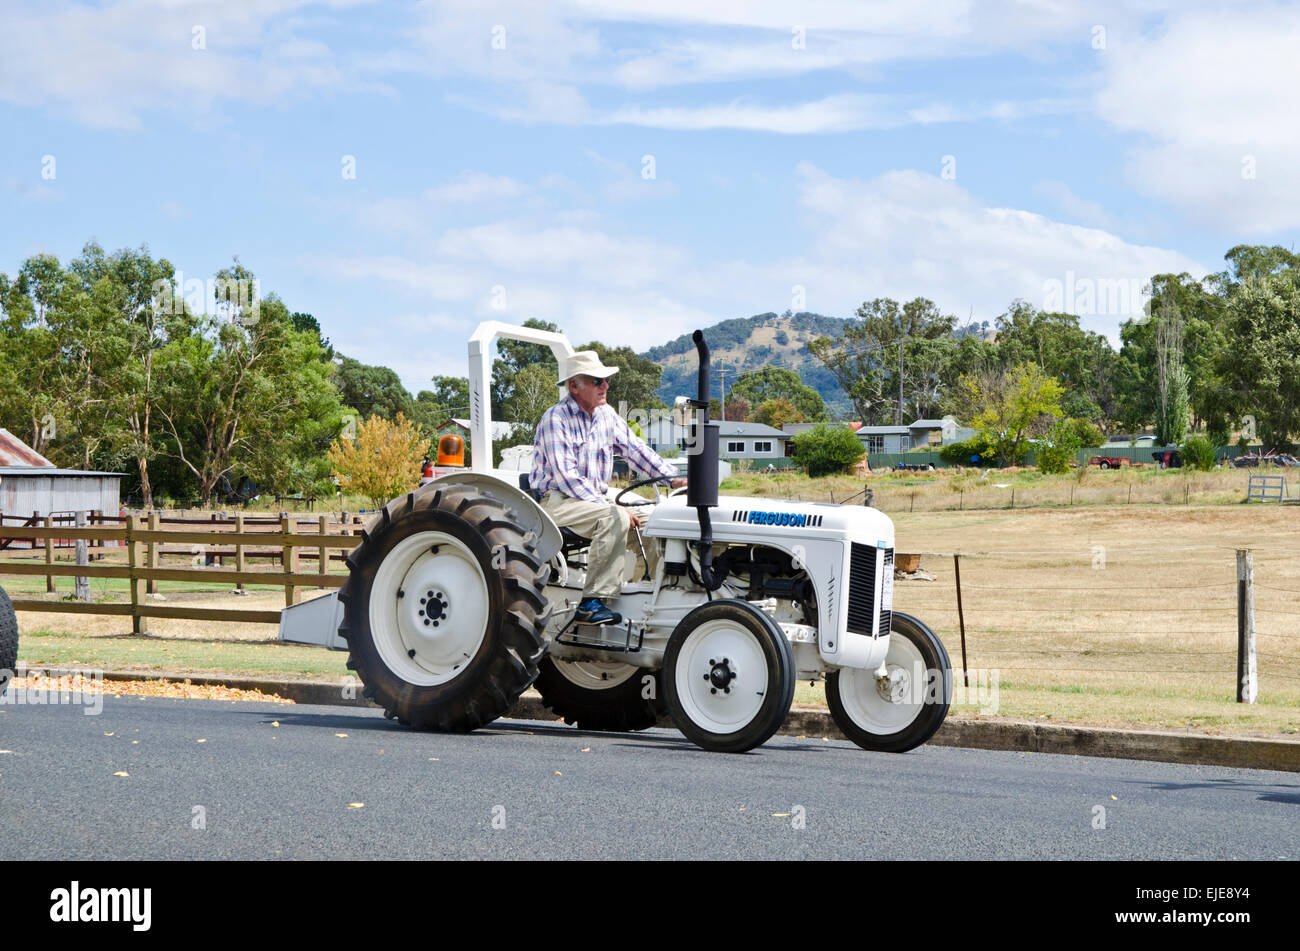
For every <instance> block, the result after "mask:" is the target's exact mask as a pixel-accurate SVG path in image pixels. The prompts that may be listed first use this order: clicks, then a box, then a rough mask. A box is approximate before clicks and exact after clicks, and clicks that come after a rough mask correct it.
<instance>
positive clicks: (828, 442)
mask: <svg viewBox="0 0 1300 951" xmlns="http://www.w3.org/2000/svg"><path fill="white" fill-rule="evenodd" d="M790 442H791V444H792V445H793V446H794V455H795V458H796V459H797V460H799V464H800V465H802V466H803V467H804V469H806V470H807V472H808V475H810V476H812V477H813V478H818V477H820V476H825V475H835V474H836V473H839V472H843V471H844V470H845V469H846V468H848V467H849V466H851V465H854V464H855V463H857V462H860V461H861V460H862V457H863V456H864V455H865V452H864V450H863V448H862V440H860V439H859V438H858V437H857V434H856V433H855V432H853V430H852V429H850V428H849V427H847V426H838V425H834V424H831V423H818V424H817V425H816V426H814V427H813V428H812V429H809V430H807V431H805V432H802V433H799V435H797V436H795V437H794V438H793V439H792V440H790Z"/></svg>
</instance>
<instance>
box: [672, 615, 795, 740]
mask: <svg viewBox="0 0 1300 951" xmlns="http://www.w3.org/2000/svg"><path fill="white" fill-rule="evenodd" d="M794 674H795V670H794V653H793V651H792V650H791V648H790V642H789V641H788V640H786V637H785V633H784V632H783V631H782V630H781V628H780V627H778V626H777V623H776V622H775V621H774V620H772V619H771V618H770V617H768V616H767V615H766V614H764V613H763V612H762V611H760V610H758V608H756V607H754V606H753V605H752V604H750V603H749V602H748V601H742V600H740V599H736V598H725V599H719V600H716V601H710V602H708V603H707V604H702V605H700V606H699V607H698V608H696V609H695V610H693V611H691V613H690V614H688V615H686V617H684V618H682V620H681V623H680V624H678V625H677V627H676V628H675V629H674V630H673V633H672V636H671V637H669V638H668V647H667V649H666V650H665V651H664V673H663V676H664V693H665V696H666V697H667V700H668V710H669V712H670V713H671V714H672V718H673V723H675V724H676V725H677V729H679V730H681V731H682V733H684V734H685V735H686V738H687V739H689V740H691V741H692V742H694V743H695V744H696V745H697V746H699V747H702V748H703V749H706V750H711V751H714V752H718V753H743V752H745V751H746V750H751V749H753V748H754V747H756V746H760V745H762V744H763V743H766V742H767V740H768V739H769V738H770V737H771V736H772V734H773V733H775V732H776V731H777V730H778V729H780V727H781V724H782V723H784V722H785V718H786V714H788V713H789V712H790V704H791V703H792V702H793V701H794Z"/></svg>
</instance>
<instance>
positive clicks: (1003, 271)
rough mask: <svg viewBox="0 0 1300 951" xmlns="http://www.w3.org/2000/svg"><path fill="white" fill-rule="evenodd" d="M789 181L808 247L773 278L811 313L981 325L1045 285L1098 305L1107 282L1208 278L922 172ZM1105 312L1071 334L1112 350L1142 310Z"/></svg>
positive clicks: (809, 175)
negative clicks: (924, 310) (795, 291)
mask: <svg viewBox="0 0 1300 951" xmlns="http://www.w3.org/2000/svg"><path fill="white" fill-rule="evenodd" d="M799 174H800V178H801V186H800V195H801V204H802V207H803V211H804V213H805V217H806V221H807V226H808V228H809V229H810V231H811V232H812V233H813V234H814V235H815V238H814V241H813V244H812V246H811V247H810V248H808V249H807V250H806V251H805V252H803V253H802V254H800V255H799V256H798V257H796V258H794V259H792V260H791V261H789V262H788V263H786V264H785V266H784V267H783V268H782V270H783V272H784V273H785V274H789V275H790V276H791V278H792V280H793V282H794V283H800V284H803V285H805V286H806V287H807V292H808V299H809V301H808V306H809V308H810V309H812V310H821V309H823V308H828V309H829V311H830V312H832V313H841V314H842V313H846V312H847V311H849V310H851V309H852V308H853V307H855V306H856V304H857V303H858V302H860V301H861V299H863V298H871V297H894V298H911V297H914V296H918V295H920V296H925V297H929V298H930V299H932V300H934V301H935V302H936V303H938V304H939V305H940V306H941V307H942V308H944V309H945V310H947V311H949V312H951V313H955V314H958V315H960V316H962V317H965V316H966V314H967V313H968V311H969V309H970V308H971V307H974V309H975V314H976V319H988V318H990V317H992V316H995V315H997V314H999V313H1001V312H1002V311H1003V310H1005V308H1006V305H1007V304H1008V303H1009V302H1010V301H1011V300H1012V299H1013V298H1015V297H1021V298H1024V299H1025V300H1028V301H1029V302H1030V303H1031V304H1034V305H1035V306H1038V307H1050V306H1052V301H1050V300H1049V299H1048V297H1049V289H1050V285H1049V283H1048V282H1051V281H1057V282H1059V283H1060V284H1061V285H1062V286H1063V287H1064V286H1066V285H1069V284H1071V283H1072V284H1073V285H1074V287H1075V288H1076V289H1079V290H1082V288H1083V287H1084V284H1083V282H1085V281H1087V282H1093V284H1092V286H1093V290H1094V291H1098V290H1100V291H1101V292H1102V294H1103V296H1104V295H1105V292H1106V288H1108V287H1110V286H1114V285H1113V284H1111V283H1110V282H1124V286H1125V287H1131V286H1133V283H1134V282H1136V284H1137V286H1139V287H1140V286H1142V285H1143V284H1144V283H1145V282H1146V281H1148V280H1149V279H1150V278H1151V276H1152V275H1153V274H1158V273H1163V272H1166V271H1173V272H1175V273H1177V272H1181V271H1184V270H1186V271H1189V272H1190V273H1192V274H1193V275H1195V276H1197V277H1200V276H1202V275H1204V274H1205V273H1206V270H1205V269H1204V268H1203V267H1201V266H1200V265H1199V264H1198V263H1197V262H1195V261H1193V260H1192V259H1190V258H1188V257H1186V256H1185V255H1183V254H1181V253H1179V252H1176V251H1171V250H1167V249H1164V248H1157V247H1149V246H1143V245H1135V244H1130V243H1128V242H1126V241H1124V240H1123V239H1122V238H1120V237H1118V236H1117V235H1114V234H1111V233H1110V232H1107V231H1103V230H1100V229H1097V228H1087V227H1081V226H1079V225H1070V224H1062V223H1061V222H1059V221H1053V220H1052V219H1050V218H1047V217H1044V216H1043V215H1038V214H1033V213H1031V212H1027V211H1021V210H1017V209H1014V208H997V207H989V206H985V205H983V204H981V203H980V202H979V201H978V200H976V199H975V198H974V197H973V196H972V195H971V194H970V193H969V192H967V191H965V190H964V189H962V188H961V187H959V186H958V185H957V184H956V183H954V182H950V181H943V180H941V179H939V178H937V177H935V176H932V175H927V174H924V173H922V172H917V171H897V172H889V173H886V174H884V175H881V176H879V177H877V178H874V179H871V180H869V181H865V182H859V181H851V180H844V179H838V178H834V177H832V176H830V175H828V174H826V173H825V172H823V171H822V170H820V169H818V168H816V167H815V166H813V165H811V164H807V163H805V164H803V165H801V166H800V168H799ZM1097 282H1108V283H1107V284H1098V283H1097ZM1074 303H1075V304H1076V306H1075V309H1083V308H1079V307H1078V306H1077V304H1078V303H1086V302H1081V301H1080V300H1079V297H1078V295H1076V297H1075V302H1074ZM1115 303H1116V302H1115V301H1111V302H1110V303H1107V302H1106V301H1105V300H1096V299H1095V300H1094V303H1093V309H1094V311H1096V312H1093V313H1081V314H1080V318H1081V319H1080V322H1081V324H1082V325H1083V326H1084V327H1085V328H1087V329H1090V330H1094V331H1096V332H1098V333H1104V334H1107V335H1108V336H1110V337H1111V338H1112V340H1118V327H1119V324H1120V323H1121V322H1122V321H1123V320H1124V319H1127V318H1128V317H1129V316H1132V312H1133V311H1136V310H1139V309H1140V307H1138V306H1137V305H1135V304H1133V303H1132V302H1127V303H1128V305H1129V306H1128V308H1127V309H1128V310H1129V312H1128V313H1116V312H1114V308H1115ZM1058 306H1060V305H1058ZM1065 306H1066V307H1067V308H1068V307H1069V306H1070V302H1066V303H1065ZM1108 311H1109V312H1108ZM823 312H825V311H823Z"/></svg>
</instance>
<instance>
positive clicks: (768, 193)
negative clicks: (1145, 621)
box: [0, 0, 1300, 391]
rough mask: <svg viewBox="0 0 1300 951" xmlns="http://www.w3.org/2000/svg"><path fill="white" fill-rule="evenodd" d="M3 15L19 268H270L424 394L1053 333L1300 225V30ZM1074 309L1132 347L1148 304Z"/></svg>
mask: <svg viewBox="0 0 1300 951" xmlns="http://www.w3.org/2000/svg"><path fill="white" fill-rule="evenodd" d="M0 15H2V17H3V27H4V28H3V30H0V122H2V124H3V128H4V129H5V132H6V134H5V135H4V136H3V138H0V223H2V225H0V270H3V271H5V272H7V273H10V274H12V273H13V272H14V271H16V270H17V268H18V267H19V266H20V264H21V262H22V260H23V259H25V258H26V257H27V256H29V255H31V254H34V253H37V252H49V253H53V254H56V255H58V256H59V257H60V258H61V259H65V260H66V259H68V258H70V257H73V256H75V255H76V254H77V252H78V251H79V250H80V248H81V246H82V245H83V244H84V243H85V242H86V241H87V240H89V239H91V238H95V239H97V240H98V241H99V242H100V243H101V244H102V245H104V247H106V248H108V249H110V250H112V249H115V248H119V247H123V246H128V245H129V246H137V245H139V244H141V243H148V245H149V247H150V249H151V250H152V251H153V252H154V253H155V254H157V255H163V256H166V257H167V258H168V259H169V260H170V261H171V262H172V263H173V264H174V265H176V266H177V267H178V268H179V269H181V270H182V271H183V272H184V273H185V275H186V277H203V278H207V277H210V276H211V275H212V274H213V273H214V272H215V271H216V270H217V269H218V268H220V267H222V266H224V265H226V264H228V263H229V261H230V260H231V258H232V256H234V255H238V256H239V257H240V260H241V261H242V262H243V263H244V264H245V265H247V266H248V267H250V268H251V269H252V270H253V271H255V272H256V273H257V275H258V276H259V278H260V281H261V289H262V291H263V293H266V292H269V291H275V292H277V293H279V294H280V295H281V297H283V298H284V299H285V300H286V302H287V303H289V305H290V306H291V307H293V308H294V309H298V310H305V311H309V312H311V313H313V314H315V315H316V316H317V317H318V319H319V320H320V321H321V323H322V325H323V327H324V330H325V332H326V334H327V335H328V336H330V337H331V338H332V339H333V341H334V343H335V345H336V346H337V347H339V348H340V349H341V350H342V351H343V352H345V353H347V354H348V355H350V356H355V357H357V358H359V359H361V360H364V361H366V362H372V363H383V364H386V365H389V366H392V367H393V368H394V369H396V370H397V371H398V372H399V374H400V375H401V376H402V378H403V381H404V382H405V383H406V385H407V386H408V388H410V389H412V390H413V391H416V390H419V389H421V388H423V387H424V386H425V384H426V383H427V380H428V378H429V377H430V376H431V375H433V374H436V373H456V374H463V373H464V371H465V341H466V339H467V338H468V336H469V334H470V332H471V330H472V328H473V327H474V326H475V325H476V324H477V323H478V322H479V321H481V320H486V319H500V320H505V321H509V322H519V321H522V320H523V319H525V318H527V317H533V316H538V317H543V318H546V319H549V320H554V321H556V322H557V323H559V324H560V325H561V326H562V327H563V328H564V329H565V330H566V331H567V332H569V334H570V335H571V337H573V338H574V341H575V343H577V342H581V341H584V340H587V339H591V338H597V339H600V340H602V341H604V342H606V343H608V344H611V345H619V344H629V345H632V346H635V347H637V348H644V347H646V346H650V345H653V344H656V343H662V342H664V341H666V340H668V339H670V338H672V337H675V336H676V335H678V334H680V333H682V332H685V331H687V330H690V329H691V328H693V327H695V326H702V325H706V324H709V323H713V322H715V321H717V320H721V319H725V318H728V317H737V316H748V315H749V314H753V313H758V312H762V311H768V310H775V311H783V310H785V309H786V308H788V307H794V308H795V309H800V308H799V305H800V300H802V302H803V306H804V307H805V308H806V309H808V310H812V311H817V312H820V313H826V314H832V315H837V316H851V315H852V313H853V310H854V309H855V308H856V306H857V305H858V304H859V303H860V302H862V301H863V300H866V299H869V298H872V297H877V296H889V297H896V298H910V297H913V296H916V295H924V296H928V297H930V298H932V299H934V300H935V301H936V302H938V303H939V304H940V306H942V307H943V308H944V309H945V310H948V311H950V312H952V313H956V314H958V315H959V316H961V317H962V318H965V317H967V316H968V315H970V314H972V313H973V316H974V317H975V319H976V320H991V319H993V318H994V317H995V316H996V315H997V314H999V313H1001V312H1002V311H1003V310H1004V309H1005V307H1006V305H1007V304H1008V303H1009V302H1010V301H1011V300H1012V299H1013V298H1016V297H1022V298H1025V299H1026V300H1029V301H1030V302H1032V303H1035V304H1037V305H1039V306H1048V297H1049V295H1050V290H1051V287H1052V286H1053V282H1055V284H1056V286H1057V287H1070V288H1072V289H1078V288H1081V287H1084V286H1085V285H1086V284H1088V283H1089V282H1091V283H1092V285H1093V286H1095V287H1106V286H1109V287H1111V288H1114V287H1115V286H1116V285H1117V284H1120V283H1124V284H1127V283H1128V282H1132V281H1137V282H1139V283H1140V282H1141V281H1144V280H1145V279H1146V278H1149V277H1150V275H1151V274H1153V273H1157V272H1160V271H1169V270H1173V271H1181V270H1188V271H1191V272H1192V273H1193V274H1195V275H1196V276H1198V277H1199V276H1201V275H1203V274H1205V273H1207V272H1209V271H1213V270H1218V269H1219V268H1220V267H1221V264H1222V254H1223V252H1224V251H1226V250H1227V249H1228V248H1229V247H1231V246H1233V245H1235V244H1239V243H1246V242H1249V243H1265V242H1267V243H1278V244H1283V245H1287V246H1294V244H1295V240H1296V236H1297V232H1298V231H1300V188H1297V170H1300V124H1298V123H1296V122H1295V119H1294V115H1295V113H1296V111H1297V110H1296V102H1295V100H1296V98H1297V94H1296V92H1295V90H1296V89H1297V88H1300V65H1297V63H1298V61H1300V58H1298V57H1297V56H1296V50H1297V49H1300V9H1298V8H1297V7H1296V6H1293V5H1285V6H1284V5H1277V4H1267V3H1261V4H1256V3H1239V4H1228V5H1225V4H1221V3H1218V4H1208V3H1199V2H1197V0H1184V2H1180V3H1173V2H1161V0H1149V2H1139V3H1127V4H1118V3H1108V2H1095V3H1088V4H1080V3H1069V2H1055V0H1038V2H1032V3H1010V2H1001V0H988V2H982V3H978V4H976V3H973V2H962V0H915V2H912V3H908V4H884V3H871V2H843V0H822V2H812V3H775V2H770V3H769V2H763V0H748V2H732V0H717V2H711V3H700V2H698V0H694V2H686V0H659V2H656V3H653V4H650V3H642V4H631V3H618V2H612V0H561V2H553V3H547V4H537V3H514V2H510V3H492V2H484V3H415V4H396V3H353V2H332V3H310V2H294V0H267V2H259V3H253V2H244V0H226V2H222V3H184V2H174V0H173V2H162V0H158V2H154V0H130V2H114V0H104V2H100V3H94V4H78V3H69V2H63V0H49V2H31V0H4V3H3V13H2V14H0ZM349 156H350V157H352V158H353V159H355V177H347V176H345V174H344V171H345V163H346V162H347V157H349ZM51 159H52V162H51ZM51 174H52V177H51ZM1089 297H1092V302H1091V303H1089V300H1088V298H1089ZM1072 299H1073V300H1074V303H1073V304H1072V305H1071V306H1075V307H1076V309H1077V310H1078V311H1079V312H1080V316H1081V320H1082V322H1083V324H1084V326H1087V327H1089V328H1090V329H1095V330H1098V331H1099V332H1103V333H1107V334H1109V335H1111V336H1112V338H1114V337H1115V334H1116V329H1117V327H1118V325H1119V323H1120V321H1121V320H1123V319H1125V318H1126V317H1128V316H1131V314H1132V312H1133V311H1135V310H1137V309H1138V308H1139V307H1140V303H1138V302H1126V301H1123V300H1120V299H1119V298H1115V297H1113V296H1112V297H1111V298H1109V303H1107V300H1108V298H1107V297H1106V294H1105V293H1098V294H1096V295H1091V294H1089V295H1087V296H1079V297H1075V298H1072Z"/></svg>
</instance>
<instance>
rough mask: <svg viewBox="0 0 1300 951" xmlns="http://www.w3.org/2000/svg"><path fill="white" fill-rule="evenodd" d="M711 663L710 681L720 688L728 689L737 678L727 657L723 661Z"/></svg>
mask: <svg viewBox="0 0 1300 951" xmlns="http://www.w3.org/2000/svg"><path fill="white" fill-rule="evenodd" d="M709 664H710V666H709V683H710V684H712V685H713V686H714V687H715V688H717V689H718V690H725V689H727V688H728V685H729V684H730V683H731V682H732V681H733V680H735V679H736V673H735V671H733V670H732V669H731V665H730V663H729V662H728V661H727V659H726V658H725V657H724V658H723V659H722V660H721V661H710V662H709Z"/></svg>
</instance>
